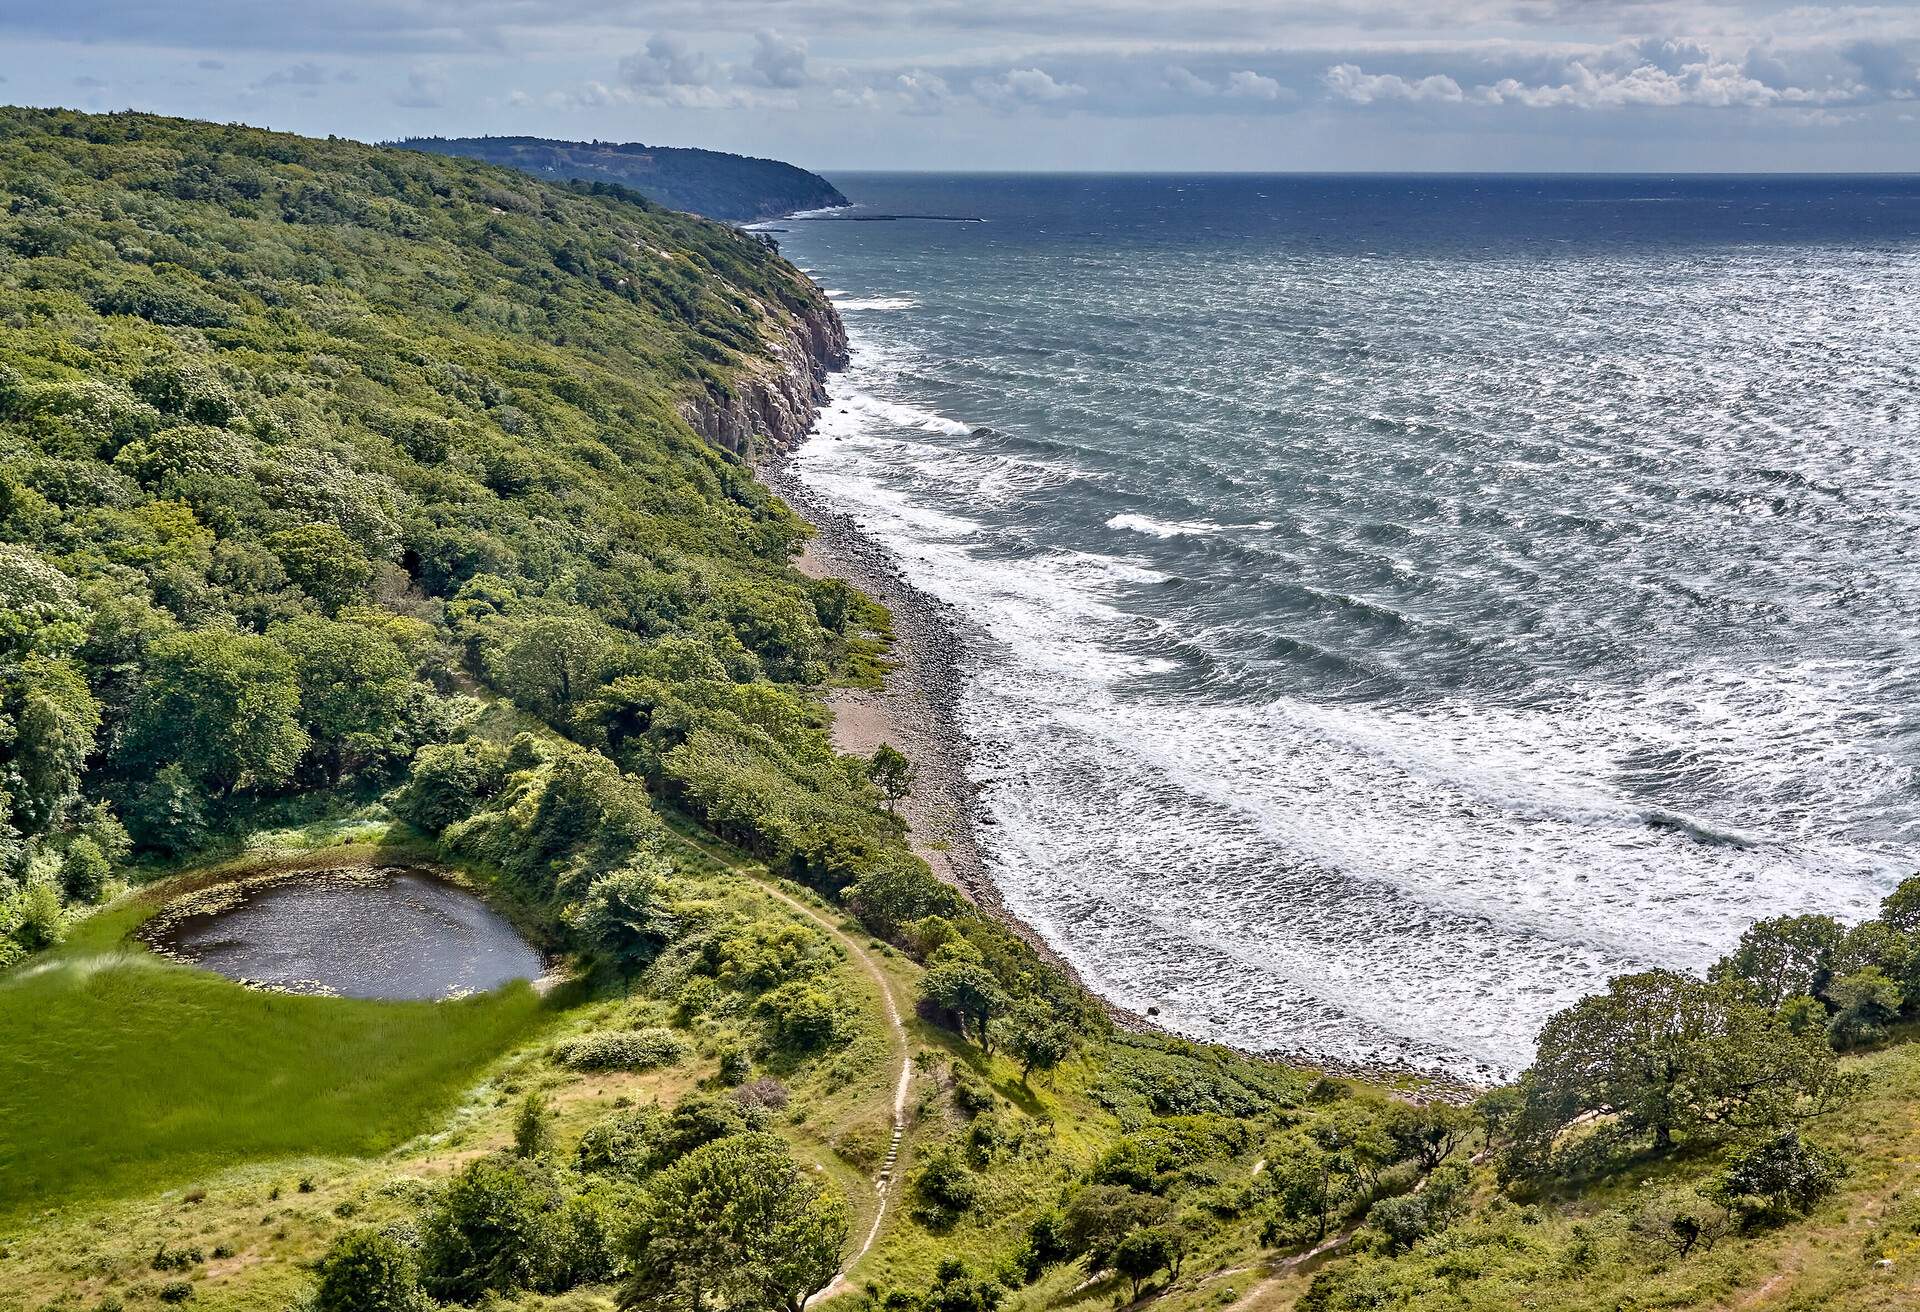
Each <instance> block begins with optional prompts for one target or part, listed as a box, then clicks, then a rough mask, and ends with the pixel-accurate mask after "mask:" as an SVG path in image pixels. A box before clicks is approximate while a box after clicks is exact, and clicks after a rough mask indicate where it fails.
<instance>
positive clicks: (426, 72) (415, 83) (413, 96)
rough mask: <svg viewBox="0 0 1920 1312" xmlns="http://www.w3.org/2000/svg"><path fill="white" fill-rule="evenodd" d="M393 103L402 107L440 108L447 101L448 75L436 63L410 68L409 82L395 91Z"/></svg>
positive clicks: (408, 72) (408, 73) (408, 71)
mask: <svg viewBox="0 0 1920 1312" xmlns="http://www.w3.org/2000/svg"><path fill="white" fill-rule="evenodd" d="M393 103H394V104H396V105H398V106H400V108H402V109H439V108H440V107H441V106H443V105H445V104H446V103H447V75H446V74H445V72H443V71H442V70H441V69H440V68H439V67H438V66H436V65H416V66H415V67H413V68H410V69H408V70H407V83H406V85H405V86H404V87H402V88H401V89H400V90H399V91H397V92H395V93H394V97H393Z"/></svg>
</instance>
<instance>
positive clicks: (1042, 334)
mask: <svg viewBox="0 0 1920 1312" xmlns="http://www.w3.org/2000/svg"><path fill="white" fill-rule="evenodd" d="M833 181H834V182H835V183H836V184H837V185H839V186H840V187H841V188H842V190H843V191H845V192H846V194H847V195H848V196H849V197H851V198H852V199H853V200H854V201H855V203H856V208H854V209H852V210H850V211H842V212H838V213H834V214H826V215H818V216H813V217H802V218H799V219H795V220H787V221H782V222H779V223H776V224H773V225H771V226H772V227H774V228H777V229H779V230H780V231H779V232H778V234H777V237H776V239H777V240H778V241H779V242H780V243H781V247H782V249H783V250H784V251H785V252H786V254H787V255H788V256H789V257H790V258H792V259H793V260H794V261H795V262H796V263H798V264H799V265H800V266H801V267H803V268H805V269H807V270H808V271H809V272H810V273H811V274H812V276H813V277H814V278H815V279H816V280H817V281H818V282H819V283H821V284H822V285H823V286H824V287H826V288H827V289H828V291H829V294H830V295H831V296H832V298H833V299H834V300H835V302H836V303H837V304H838V306H839V309H840V312H841V314H842V315H843V316H844V318H845V320H846V322H847V325H848V328H849V331H850V333H851V337H852V341H853V346H854V357H853V363H852V367H851V368H850V369H849V370H848V371H847V372H846V373H844V374H841V375H838V376H836V377H835V378H834V379H833V380H832V382H831V396H832V399H831V403H830V405H829V408H828V410H827V412H826V413H825V414H824V415H823V417H822V421H821V423H820V426H819V428H818V430H817V432H816V435H815V436H814V438H813V439H812V440H811V441H810V442H809V443H808V444H807V445H806V446H805V447H804V448H803V449H802V450H801V452H800V453H799V455H798V457H797V461H796V466H795V469H796V472H797V474H798V476H799V477H800V478H801V479H802V480H803V481H804V482H805V483H806V484H807V485H808V486H809V487H810V488H811V489H812V490H813V491H814V492H815V493H817V494H818V495H819V496H821V497H822V498H824V499H825V500H826V501H827V502H828V503H830V504H832V505H834V506H836V507H838V508H840V509H842V510H844V511H846V512H847V513H848V514H850V515H852V516H853V517H854V518H855V519H856V520H857V521H858V522H859V524H860V525H861V526H862V527H863V529H864V530H865V532H866V533H867V534H868V535H870V536H871V537H872V538H874V539H876V540H878V541H879V542H880V543H882V544H884V545H885V546H886V547H887V548H888V549H890V551H891V552H892V553H893V554H894V556H895V557H896V558H897V560H898V562H899V564H900V566H901V567H902V569H903V570H904V571H905V573H906V575H907V577H908V578H909V579H910V581H911V582H913V583H914V584H916V585H917V586H918V587H919V588H921V589H923V590H924V591H926V592H928V593H930V594H932V595H934V596H935V597H937V598H940V599H941V600H943V601H945V602H947V603H950V604H951V605H952V606H953V607H954V608H956V609H957V610H958V612H959V613H960V614H961V615H962V616H963V617H964V619H965V621H966V622H967V624H968V626H969V627H970V628H972V629H974V630H975V631H976V632H977V634H978V635H979V639H978V641H977V642H976V643H975V644H974V646H975V656H974V660H973V664H972V665H971V667H970V668H969V669H968V670H967V672H966V678H965V686H964V689H963V691H962V694H961V706H960V716H961V719H962V722H963V727H964V729H965V731H966V732H967V734H968V735H969V736H970V737H971V739H972V740H973V743H974V748H973V771H974V774H975V776H976V778H977V780H978V782H979V783H980V784H981V785H982V787H983V792H982V803H983V808H984V814H985V816H986V819H987V821H988V823H986V824H983V825H982V826H981V839H982V845H983V855H984V859H985V862H986V866H987V872H988V874H989V876H990V877H991V878H992V880H993V881H994V883H995V884H996V886H997V887H998V889H999V891H1000V893H1001V895H1002V897H1003V898H1004V900H1005V902H1006V904H1007V906H1008V908H1009V909H1010V910H1012V911H1013V912H1014V913H1015V914H1017V915H1018V916H1020V917H1021V918H1023V919H1024V920H1026V921H1027V922H1029V923H1030V924H1031V925H1033V926H1034V927H1035V928H1037V929H1038V930H1039V931H1040V932H1041V933H1042V934H1043V935H1044V936H1045V937H1046V938H1047V939H1048V941H1049V942H1050V943H1051V944H1052V945H1053V946H1054V947H1055V948H1057V949H1058V951H1059V952H1060V953H1061V954H1063V955H1064V956H1065V957H1066V958H1067V959H1068V960H1069V961H1071V962H1072V964H1073V965H1074V966H1075V967H1076V968H1077V969H1078V970H1079V971H1080V972H1081V974H1082V975H1083V977H1084V978H1085V979H1086V981H1087V982H1088V984H1089V985H1090V986H1091V987H1093V988H1095V989H1097V990H1099V991H1100V992H1102V993H1104V994H1105V995H1107V996H1109V997H1110V998H1111V999H1113V1000H1114V1001H1115V1002H1117V1003H1119V1004H1121V1005H1123V1006H1126V1007H1129V1008H1132V1009H1134V1010H1135V1011H1139V1012H1143V1013H1144V1012H1147V1011H1148V1010H1149V1009H1151V1010H1152V1011H1153V1012H1154V1013H1155V1014H1156V1015H1157V1016H1158V1018H1159V1019H1160V1021H1161V1022H1162V1023H1164V1024H1166V1025H1167V1026H1169V1027H1171V1028H1172V1029H1174V1030H1176V1031H1178V1032H1181V1033H1185V1034H1190V1035H1193V1036H1195V1037H1198V1038H1204V1039H1210V1040H1219V1041H1224V1042H1230V1043H1233V1044H1236V1045H1239V1046H1241V1047H1245V1048H1249V1049H1254V1050H1259V1051H1265V1052H1273V1053H1279V1054H1286V1055H1289V1056H1293V1057H1297V1058H1305V1059H1310V1060H1318V1061H1323V1062H1329V1063H1338V1064H1393V1065H1400V1066H1405V1067H1411V1068H1414V1069H1417V1070H1421V1071H1427V1072H1431V1073H1435V1074H1440V1075H1447V1076H1452V1077H1455V1078H1459V1079H1463V1080H1467V1081H1473V1082H1486V1081H1491V1080H1495V1079H1500V1078H1505V1077H1510V1076H1512V1075H1513V1074H1515V1073H1516V1072H1517V1071H1519V1070H1520V1069H1521V1068H1523V1067H1524V1066H1525V1065H1526V1064H1527V1063H1528V1061H1529V1060H1530V1056H1531V1053H1532V1049H1533V1044H1534V1041H1535V1038H1536V1035H1537V1034H1538V1032H1539V1029H1540V1026H1541V1024H1542V1023H1543V1022H1544V1021H1545V1020H1546V1018H1547V1017H1548V1016H1549V1015H1551V1014H1552V1013H1553V1012H1555V1011H1556V1010H1559V1009H1560V1008H1563V1007H1566V1006H1568V1005H1569V1004H1571V1003H1573V1002H1575V1001H1577V1000H1578V999H1579V998H1581V997H1582V996H1584V995H1587V994H1590V993H1592V992H1594V991H1596V990H1600V989H1603V988H1604V987H1605V986H1606V983H1607V980H1608V979H1609V978H1610V977H1612V976H1615V975H1619V974H1623V973H1627V972H1632V971H1638V970H1645V969H1649V968H1654V967H1670V968H1676V969H1682V970H1693V971H1698V970H1702V969H1704V968H1705V967H1706V966H1708V965H1709V964H1710V963H1711V962H1712V961H1713V960H1714V959H1715V958H1716V957H1718V956H1719V955H1720V954H1721V953H1723V952H1725V951H1726V950H1727V948H1728V947H1729V946H1731V945H1732V944H1733V943H1734V942H1735V940H1736V939H1738V938H1739V936H1740V934H1741V932H1742V931H1743V930H1744V929H1745V928H1746V927H1747V926H1748V925H1749V924H1751V923H1752V922H1753V921H1755V920H1756V919H1759V918H1761V917H1764V916H1774V915H1784V914H1798V913H1803V912H1824V913H1828V914H1831V915H1835V916H1838V917H1840V918H1842V919H1843V920H1848V921H1857V920H1859V919H1862V918H1865V917H1867V916H1870V915H1872V914H1873V913H1874V911H1875V908H1876V906H1877V903H1878V901H1879V899H1880V898H1881V897H1882V896H1883V895H1884V894H1885V893H1886V892H1887V891H1888V890H1889V889H1890V888H1891V887H1893V885H1894V884H1895V883H1896V882H1897V881H1898V880H1899V879H1901V878H1902V877H1903V876H1905V875H1907V874H1909V873H1912V872H1913V871H1914V870H1916V869H1920V858H1917V857H1916V851H1917V850H1920V832H1917V831H1916V826H1920V776H1916V766H1920V178H1914V177H1897V176H1867V177H1837V176H1820V177H1730V176H1710V177H1684V176H1682V177H1672V176H1647V177H1623V176H1552V177H1521V176H1458V175H1450V176H1301V175H1286V176H1250V175H1229V176H1222V175H1210V176H1190V177H1181V176H1133V175H1128V176H1090V175H1071V176H1032V175H1026V176H985V175H968V176H937V175H928V174H914V175H879V174H847V175H836V176H835V177H834V178H833ZM929 216H931V217H929Z"/></svg>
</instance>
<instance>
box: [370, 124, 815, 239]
mask: <svg viewBox="0 0 1920 1312" xmlns="http://www.w3.org/2000/svg"><path fill="white" fill-rule="evenodd" d="M394 144H395V145H397V146H403V147H405V148H406V149H408V150H429V151H432V152H434V153H435V154H437V155H463V156H465V157H466V158H468V159H478V160H485V161H486V162H487V163H489V164H503V165H506V166H507V167H508V168H516V169H519V170H521V171H522V172H525V173H531V174H533V175H534V176H535V177H539V178H548V179H554V180H560V181H564V180H566V179H569V178H574V179H578V180H581V181H584V182H615V183H618V184H620V185H621V186H623V187H631V188H632V189H633V190H635V191H637V192H639V193H640V194H641V195H643V196H645V197H646V198H647V199H648V200H651V201H653V202H655V203H656V204H660V205H664V206H666V207H667V208H668V209H674V210H686V211H687V212H689V213H692V214H704V215H706V216H707V217H708V218H710V219H726V220H728V221H730V222H734V223H747V222H751V221H753V220H755V219H767V218H773V217H775V216H777V215H781V214H791V213H793V212H794V211H795V210H819V209H828V208H832V207H834V206H840V205H845V204H847V203H848V201H847V198H846V197H845V196H843V195H841V194H840V191H839V189H838V188H837V187H835V186H834V185H833V184H832V183H830V182H828V181H827V180H826V179H825V178H823V177H821V176H819V175H818V174H816V173H809V172H807V171H806V170H805V169H802V168H796V167H794V166H793V165H791V164H783V163H781V162H780V161H779V160H772V159H752V158H749V157H747V156H745V155H729V154H727V153H726V152H724V151H718V150H696V149H690V148H687V147H681V146H644V145H641V144H640V143H639V142H637V141H628V142H612V141H550V140H548V139H546V138H544V137H452V138H448V137H411V138H408V139H407V140H405V141H397V142H395V143H394Z"/></svg>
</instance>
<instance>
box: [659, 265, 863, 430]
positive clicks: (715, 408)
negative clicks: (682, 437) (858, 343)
mask: <svg viewBox="0 0 1920 1312" xmlns="http://www.w3.org/2000/svg"><path fill="white" fill-rule="evenodd" d="M774 323H775V324H776V325H777V326H776V327H774V328H773V329H772V330H771V331H769V333H768V335H767V347H768V353H767V355H766V356H765V357H764V358H763V359H762V360H760V361H757V362H755V363H754V364H753V365H751V366H749V368H748V369H747V371H746V372H745V374H744V375H743V376H742V377H741V378H740V380H739V381H738V383H737V384H736V385H735V387H734V390H733V394H732V395H730V396H718V395H714V394H712V393H709V394H707V395H704V396H696V397H692V398H690V399H688V400H687V401H684V402H682V403H681V407H680V413H681V415H682V416H683V417H684V418H685V419H686V421H687V423H688V424H690V425H692V427H693V429H694V431H695V432H697V433H699V434H700V435H701V436H702V437H704V438H706V439H707V440H708V441H709V442H712V443H713V444H714V445H715V446H719V447H724V448H725V449H726V450H728V451H731V452H733V453H734V454H735V455H738V456H740V457H742V458H743V459H746V460H749V461H751V460H755V459H758V458H759V457H761V456H763V455H766V454H767V453H768V452H770V451H781V450H786V449H788V448H790V447H793V446H797V445H798V444H799V443H800V441H801V439H803V438H804V437H806V435H807V431H808V430H809V429H811V428H812V427H813V420H814V416H815V415H817V414H818V413H819V411H820V406H821V403H822V402H824V401H825V400H826V398H827V374H828V373H829V372H831V371H833V370H836V369H844V368H846V367H847V330H846V327H845V325H843V324H842V323H841V322H840V315H839V314H838V313H837V312H836V311H835V310H834V308H833V306H832V305H830V304H828V303H827V301H826V300H825V298H820V299H819V300H817V302H816V303H815V304H813V305H811V306H809V307H808V308H807V309H806V310H805V311H803V312H801V313H798V314H782V315H781V316H780V317H779V318H777V319H775V320H774Z"/></svg>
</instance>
